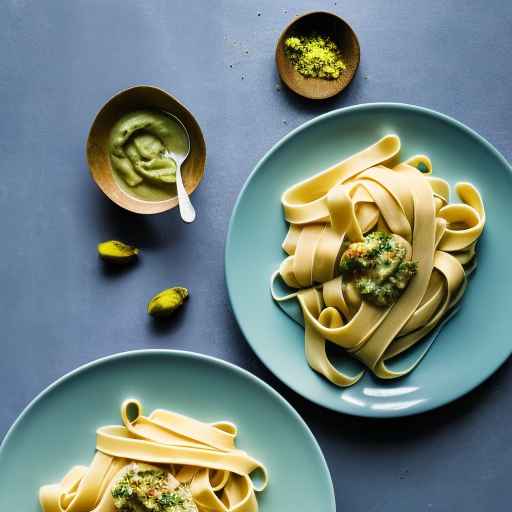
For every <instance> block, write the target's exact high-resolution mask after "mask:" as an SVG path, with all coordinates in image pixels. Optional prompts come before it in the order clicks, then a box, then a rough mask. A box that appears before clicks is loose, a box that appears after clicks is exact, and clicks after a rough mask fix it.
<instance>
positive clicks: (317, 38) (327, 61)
mask: <svg viewBox="0 0 512 512" xmlns="http://www.w3.org/2000/svg"><path fill="white" fill-rule="evenodd" d="M284 48H285V53H286V55H287V57H288V58H289V59H290V62H291V63H292V64H293V66H294V68H295V69H296V70H297V71H298V72H299V73H300V74H301V75H302V76H305V77H307V78H323V79H327V80H335V79H337V78H338V77H339V76H340V73H341V72H342V71H343V70H344V69H345V67H346V66H345V63H344V62H343V59H342V58H341V52H340V50H339V48H338V45H337V44H336V43H335V42H334V41H333V40H332V39H331V38H330V37H329V36H324V35H321V34H316V33H313V34H310V35H296V36H291V37H288V38H287V39H286V41H285V42H284Z"/></svg>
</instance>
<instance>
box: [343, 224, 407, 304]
mask: <svg viewBox="0 0 512 512" xmlns="http://www.w3.org/2000/svg"><path fill="white" fill-rule="evenodd" d="M406 252H407V251H406V249H405V247H403V245H401V244H400V243H399V242H398V241H397V239H396V238H394V237H393V236H391V235H390V234H389V233H385V232H383V231H375V232H373V233H370V234H369V235H366V236H365V237H364V241H363V242H355V243H352V244H350V245H349V246H348V248H347V250H346V251H345V252H344V253H343V256H342V257H341V261H340V270H341V273H342V275H343V276H344V278H345V279H346V280H347V281H351V282H353V284H354V285H355V287H356V289H357V291H358V292H359V293H360V294H361V298H362V299H363V300H368V301H369V302H371V303H373V304H376V305H377V306H390V305H391V304H393V303H394V302H396V300H397V299H398V297H400V295H401V294H402V292H403V291H404V290H405V288H406V287H407V285H408V284H409V281H410V280H411V278H412V277H413V276H414V275H415V274H416V271H417V263H416V262H413V261H409V260H407V259H406Z"/></svg>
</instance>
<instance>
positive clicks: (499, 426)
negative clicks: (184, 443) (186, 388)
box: [0, 0, 512, 512]
mask: <svg viewBox="0 0 512 512" xmlns="http://www.w3.org/2000/svg"><path fill="white" fill-rule="evenodd" d="M2 7H3V8H2V16H1V18H0V111H1V115H0V154H1V155H2V160H1V163H0V166H1V173H0V234H1V244H0V250H1V255H0V283H1V287H2V290H1V292H0V325H1V335H0V337H1V338H0V339H1V345H2V346H1V349H2V357H1V358H0V403H1V406H0V437H1V436H3V435H4V434H5V432H6V431H7V429H8V428H9V426H10V424H11V423H12V422H13V421H14V419H15V418H16V417H17V415H18V414H19V413H20V412H21V410H22V409H23V408H24V407H25V405H26V404H27V403H28V402H29V401H30V400H31V399H32V397H34V396H35V395H36V394H37V393H38V392H39V391H41V390H42V389H43V388H44V387H46V386H47V385H48V384H50V383H51V382H52V381H53V380H55V379H56V378H58V377H60V376H61V375H63V374H64V373H65V372H68V371H69V370H72V369H74V368H75V367H77V366H79V365H81V364H83V363H85V362H88V361H91V360H93V359H96V358H98V357H101V356H104V355H107V354H112V353H115V352H119V351H126V350H130V349H140V348H150V347H151V348H155V347H156V348H177V349H187V350H192V351H197V352H203V353H206V354H210V355H213V356H216V357H220V358H222V359H226V360H228V361H231V362H233V363H235V364H238V365H240V366H242V367H244V368H246V369H248V370H250V371H251V372H253V373H255V374H256V375H258V376H260V377H262V378H263V379H264V380H266V381H267V382H268V383H270V384H271V385H272V386H273V387H275V388H276V389H277V390H278V391H279V392H280V393H282V394H283V395H284V396H285V397H286V398H287V399H288V400H289V401H290V402H291V404H292V405H293V406H294V407H295V408H296V409H297V410H298V412H299V413H300V414H301V415H302V417H303V418H304V419H305V420H306V422H307V423H308V425H309V426H310V427H311V429H312V430H313V433H314V434H315V436H316V437H317V439H318V441H319V443H320V445H321V446H322V448H323V451H324V453H325V456H326V458H327V462H328V464H329V467H330V470H331V473H332V477H333V480H334V485H335V489H336V496H337V503H338V510H350V511H352V512H357V511H364V512H370V511H383V512H385V511H386V512H387V511H389V512H397V511H404V512H405V511H407V512H409V511H412V510H414V511H423V510H425V511H438V512H441V511H453V510H456V509H459V510H465V511H466V512H473V511H483V510H505V509H508V508H509V505H508V504H509V502H510V499H511V497H512V490H511V487H510V474H511V473H512V429H511V427H510V425H511V423H512V365H511V364H510V363H506V364H505V365H504V366H503V367H502V368H501V369H500V370H499V371H498V372H497V373H496V374H495V375H494V376H493V377H492V378H490V379H489V380H488V381H487V382H485V383H484V384H483V385H482V386H480V387H479V388H478V389H476V390H475V391H473V392H472V393H470V394H469V395H468V396H466V397H464V398H462V399H460V400H458V401H457V402H456V403H453V404H451V405H449V406H447V407H444V408H442V409H440V410H437V411H433V412H431V413H428V414H424V415H421V416H417V417H412V418H405V419H399V420H396V421H375V420H373V421H371V420H366V419H358V418H352V417H347V416H344V415H341V414H335V413H332V412H329V411H326V410H323V409H321V408H319V407H317V406H315V405H314V404H311V403H309V402H307V401H305V400H304V399H302V398H301V397H299V396H297V395H296V394H294V393H293V392H291V391H290V390H289V389H287V388H286V387H285V386H283V385H282V384H281V383H280V382H279V381H278V380H277V379H276V378H275V377H274V376H272V375H271V374H270V373H269V372H268V371H267V370H266V369H265V368H264V367H263V365H262V364H261V363H260V362H259V361H258V359H257V358H256V356H255V355H254V353H253V352H252V351H251V349H250V348H249V346H248V345H247V344H246V343H245V341H244V339H243V337H242V335H241V333H240V331H239V329H238V327H237V324H236V322H235V319H234V317H233V315H232V313H231V311H230V308H229V304H228V298H227V293H226V288H225V285H224V268H223V258H224V243H225V238H226V233H227V227H228V221H229V218H230V215H231V211H232V208H233V205H234V203H235V200H236V197H237V195H238V193H239V191H240V189H241V187H242V184H243V183H244V181H245V179H246V178H247V176H248V175H249V173H250V171H251V169H252V168H253V166H254V165H255V164H256V162H257V161H258V160H259V158H260V157H261V156H262V155H263V154H264V153H265V152H266V151H267V150H268V149H269V148H270V147H271V146H272V145H273V144H274V143H275V142H277V141H278V140H279V139H280V138H281V137H282V136H283V135H285V134H286V133H287V132H288V131H289V130H290V129H292V128H294V127H296V126H298V125H299V124H301V123H302V122H304V121H307V120H309V119H311V118H312V117H314V116H316V115H317V114H320V113H323V112H326V111H328V110H331V109H334V108H338V107H343V106H347V105H353V104H357V103H365V102H373V101H400V102H406V103H413V104H418V105H422V106H426V107H430V108H433V109H435V110H439V111H441V112H444V113H446V114H448V115H450V116H453V117H455V118H457V119H459V120H460V121H462V122H464V123H466V124H468V125H469V126H471V127H472V128H474V129H475V130H477V131H478V132H479V133H481V134H482V135H483V136H484V137H486V138H487V139H488V140H490V141H491V142H492V143H493V144H494V145H495V146H496V147H497V148H498V150H500V151H501V152H502V153H503V154H504V155H505V157H506V158H508V159H509V160H510V159H511V158H512V141H511V137H510V133H511V130H510V125H511V121H512V116H511V114H512V108H511V107H512V93H511V89H510V76H512V59H511V55H512V29H511V27H512V3H511V2H509V1H507V0H503V1H498V0H495V1H485V0H479V1H477V0H452V1H446V0H429V1H423V0H414V1H412V0H393V1H392V2H390V1H386V0H375V1H360V0H345V1H342V0H338V1H337V2H334V1H314V0H296V1H291V0H287V1H282V2H275V1H274V0H258V1H252V2H251V1H244V0H233V1H228V0H223V1H213V0H211V1H207V0H202V1H201V0H168V1H165V0H148V1H144V0H140V1H137V0H73V1H65V0H61V1H37V0H4V2H3V5H2ZM318 9H325V10H331V11H334V12H336V13H338V14H339V15H341V16H342V17H344V18H345V19H346V20H347V21H348V22H349V23H350V24H351V25H352V26H353V28H354V29H355V31H356V32H357V34H358V36H359V40H360V44H361V49H362V60H361V66H360V69H359V72H358V74H357V76H356V78H355V79H354V81H353V83H352V84H351V86H350V87H349V88H348V89H347V90H346V91H345V92H344V93H342V94H341V95H340V96H338V97H337V98H335V99H332V100H329V101H325V102H318V103H313V102H308V101H305V100H303V99H300V98H298V97H296V96H294V95H293V94H291V93H289V92H288V91H286V90H284V88H282V87H279V79H278V76H277V74H276V70H275V66H274V45H275V41H276V39H277V37H278V35H279V33H280V31H281V30H282V28H283V27H284V26H285V25H286V24H287V23H288V21H289V20H290V19H291V18H292V17H293V16H294V15H296V14H299V13H303V12H306V11H308V10H318ZM141 83H143V84H154V85H158V86H160V87H162V88H164V89H166V90H168V91H170V92H171V93H172V94H174V95H175V96H176V97H178V98H179V99H181V100H182V101H183V102H184V103H185V104H186V105H187V106H188V107H189V108H190V109H191V110H192V111H193V112H194V114H195V115H196V116H197V119H198V121H199V123H200V125H201V126H202V128H203V131H204V134H205V137H206V142H207V148H208V162H207V168H206V175H205V179H204V181H203V182H202V184H201V186H200V188H199V189H198V190H197V192H196V193H195V194H194V196H193V199H194V203H195V204H196V205H197V209H198V213H199V215H198V220H197V222H196V223H195V224H193V225H190V226H187V225H184V224H182V223H181V222H180V220H179V219H178V216H177V214H176V212H173V213H171V214H163V215H158V216H151V217H143V216H137V215H133V214H130V213H128V212H126V211H123V210H121V209H120V208H118V207H116V206H115V205H113V204H112V203H111V202H110V201H109V200H108V199H106V197H105V196H103V194H102V193H101V192H100V191H99V190H98V189H97V188H96V186H95V185H94V184H93V182H92V181H91V179H90V176H89V172H88V170H87V164H86V162H85V157H84V147H85V140H86V137H87V133H88V130H89V127H90V124H91V121H92V119H93V116H94V114H95V112H96V111H97V109H98V108H99V106H100V105H101V104H102V103H103V102H104V101H105V100H106V99H107V98H108V97H110V96H111V95H112V94H113V93H115V92H116V91H118V90H120V89H123V88H126V87H128V86H130V85H135V84H141ZM488 200H490V201H492V198H488ZM112 238H117V239H122V240H125V241H128V242H133V243H135V244H137V245H138V246H140V247H141V248H142V250H143V257H142V259H141V261H140V263H139V264H138V265H137V266H135V267H133V268H132V269H130V270H128V271H126V272H122V273H119V272H109V271H107V270H105V269H104V268H103V266H102V265H101V264H100V262H99V261H98V259H97V256H96V252H95V247H96V244H97V243H98V242H99V241H102V240H105V239H112ZM173 283H183V284H185V285H187V286H189V287H190V288H191V290H192V293H193V300H191V301H190V302H189V303H188V304H187V306H186V307H185V308H184V309H183V311H181V312H180V314H179V315H177V316H176V318H175V319H174V321H172V322H169V323H167V324H162V325H160V324H159V325H156V324H155V323H153V322H152V321H151V320H150V319H149V318H148V316H147V315H146V314H145V311H144V307H145V304H146V302H147V299H148V297H150V296H151V295H152V294H153V293H154V292H156V291H158V290H160V289H161V288H163V287H166V286H167V285H171V284H173ZM482 307H499V305H498V304H483V305H482ZM486 327H487V328H488V329H492V326H486Z"/></svg>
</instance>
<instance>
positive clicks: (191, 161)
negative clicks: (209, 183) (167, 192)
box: [87, 85, 206, 214]
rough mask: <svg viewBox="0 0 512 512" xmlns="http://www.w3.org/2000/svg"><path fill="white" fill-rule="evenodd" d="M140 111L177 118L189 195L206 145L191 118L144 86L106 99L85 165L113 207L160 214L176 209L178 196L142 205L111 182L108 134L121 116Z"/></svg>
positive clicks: (162, 93)
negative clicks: (184, 139)
mask: <svg viewBox="0 0 512 512" xmlns="http://www.w3.org/2000/svg"><path fill="white" fill-rule="evenodd" d="M140 109H156V110H163V111H165V112H169V113H171V114H174V115H175V116H176V117H178V118H179V119H180V120H181V122H182V123H183V124H184V125H185V127H186V128H187V131H188V134H189V137H190V154H189V155H188V158H187V159H186V160H185V162H184V163H183V166H182V168H181V171H182V175H183V182H184V185H185V188H186V190H187V192H188V193H189V194H191V193H192V192H193V191H194V190H195V189H196V188H197V186H198V185H199V183H200V181H201V180H202V179H203V175H204V168H205V163H206V145H205V142H204V137H203V134H202V132H201V128H199V125H198V124H197V121H196V120H195V119H194V116H193V115H192V114H191V113H190V111H189V110H187V109H186V108H185V107H184V106H183V105H182V104H181V103H180V102H179V101H178V100H177V99H176V98H173V97H172V96H171V95H170V94H168V93H167V92H165V91H163V90H162V89H158V88H157V87H151V86H147V85H141V86H138V87H132V88H130V89H126V90H124V91H121V92H119V93H117V94H116V95H115V96H113V97H112V98H110V99H109V100H108V101H107V102H106V103H105V105H103V107H102V108H101V110H100V111H99V112H98V114H97V115H96V118H95V119H94V121H93V123H92V127H91V130H90V132H89V136H88V138H87V161H88V163H89V169H90V171H91V175H92V177H93V179H94V181H95V182H96V184H97V185H98V187H99V188H100V189H101V190H103V192H104V193H105V194H106V195H107V196H108V197H109V198H110V199H111V200H112V201H114V203H116V204H118V205H119V206H122V207H123V208H126V209H127V210H129V211H131V212H134V213H146V214H147V213H160V212H164V211H166V210H170V209H171V208H175V207H176V206H177V205H178V195H177V194H176V196H175V197H171V198H169V199H166V200H164V201H144V200H142V199H137V198H136V197H133V196H130V195H128V194H127V193H126V192H124V191H123V190H121V188H119V186H118V185H117V183H116V182H115V181H114V176H113V172H112V166H111V164H110V157H109V151H108V142H109V137H110V131H111V129H112V127H113V126H114V124H115V123H116V122H117V121H118V120H119V118H120V117H121V116H123V115H124V114H126V113H128V112H133V111H134V110H140Z"/></svg>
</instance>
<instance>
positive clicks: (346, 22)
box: [274, 11, 361, 101]
mask: <svg viewBox="0 0 512 512" xmlns="http://www.w3.org/2000/svg"><path fill="white" fill-rule="evenodd" d="M317 14H325V15H328V16H331V17H333V18H336V20H337V22H338V23H339V22H341V23H343V24H344V25H345V26H346V27H347V29H348V30H349V32H350V33H351V34H352V36H353V38H354V42H355V47H356V49H357V60H356V64H355V67H354V70H353V72H352V76H351V77H350V80H348V82H347V83H346V84H345V85H343V86H342V87H341V88H338V89H336V90H335V91H334V92H333V93H332V94H330V95H329V96H322V97H316V96H308V95H306V94H303V93H301V92H299V91H298V90H297V89H295V88H294V87H293V85H292V84H291V83H290V82H289V81H288V80H287V78H286V77H285V76H284V75H283V73H282V72H281V67H280V66H279V62H278V53H279V49H280V47H281V46H282V44H283V41H284V37H285V36H286V34H287V33H288V32H289V31H290V30H291V29H292V28H293V26H294V25H295V24H296V23H297V22H298V21H299V20H302V19H304V18H307V17H309V16H313V15H317ZM274 60H275V65H276V68H277V72H278V74H279V78H280V79H281V80H282V82H283V83H284V84H285V85H286V87H288V89H290V90H291V91H293V92H294V93H295V94H298V95H299V96H301V97H302V98H306V99H308V100H313V101H322V100H327V99H329V98H333V97H334V96H337V95H338V94H339V93H341V92H342V91H343V90H345V89H346V88H347V87H348V86H349V85H350V84H351V83H352V81H353V80H354V78H355V76H356V74H357V70H358V69H359V64H360V63H361V45H360V43H359V38H358V37H357V34H356V32H355V30H354V29H353V28H352V26H351V25H350V23H349V22H348V21H347V20H345V19H344V18H342V17H341V16H338V14H336V13H334V12H330V11H310V12H306V13H304V14H301V15H300V16H297V17H296V18H293V19H292V20H291V21H290V22H289V23H288V25H286V26H285V28H284V29H283V30H282V32H281V33H280V34H279V37H278V39H277V43H276V47H275V52H274Z"/></svg>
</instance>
